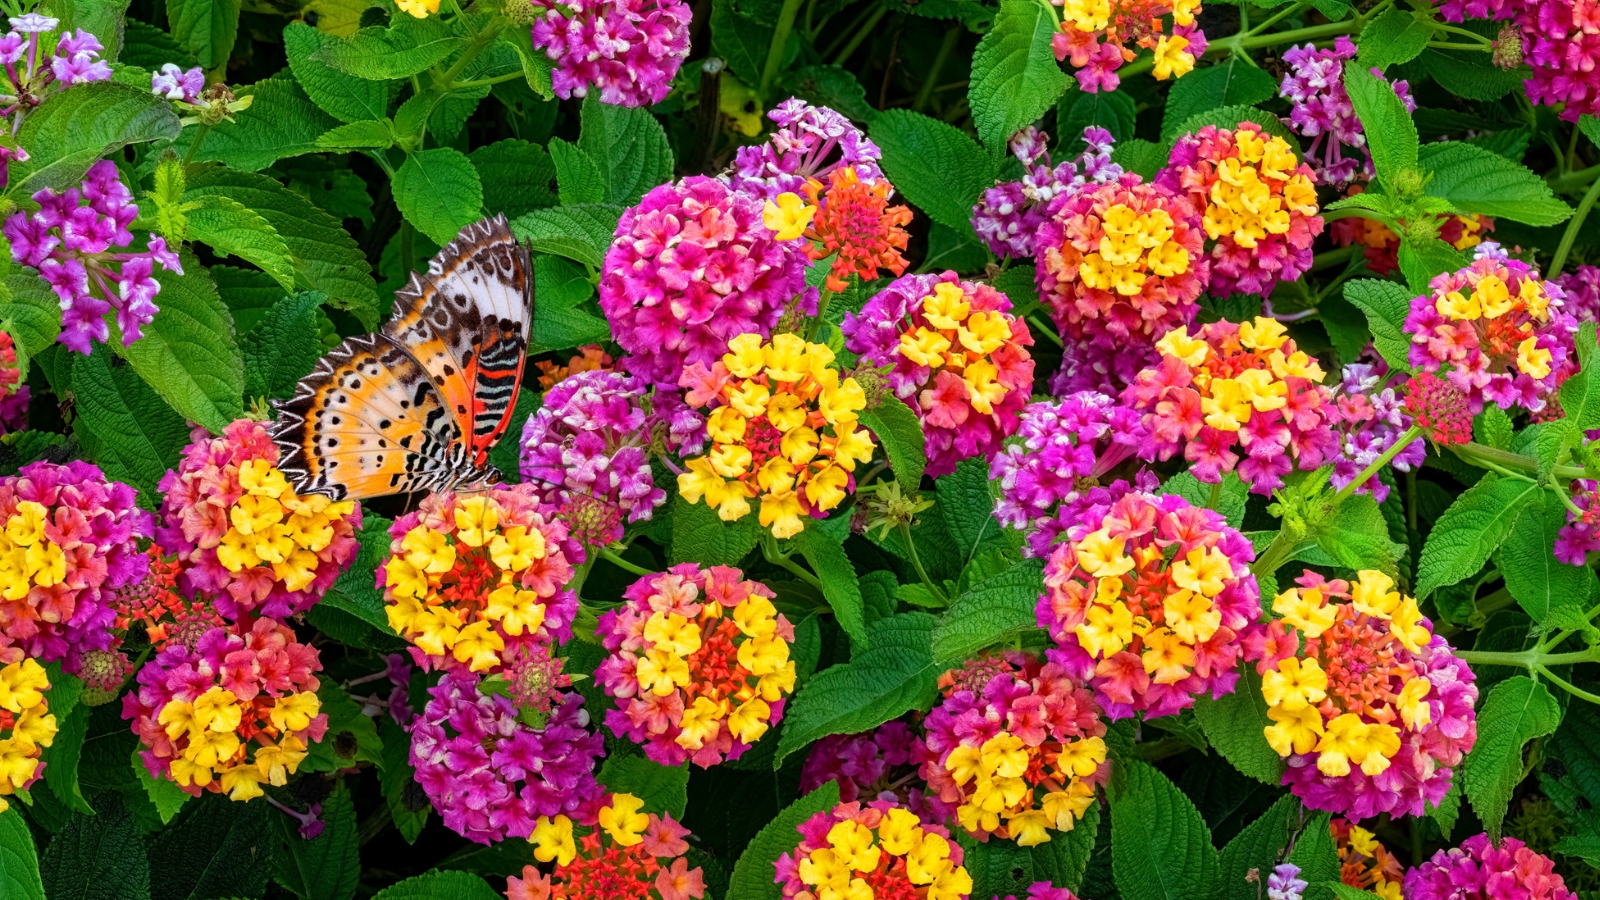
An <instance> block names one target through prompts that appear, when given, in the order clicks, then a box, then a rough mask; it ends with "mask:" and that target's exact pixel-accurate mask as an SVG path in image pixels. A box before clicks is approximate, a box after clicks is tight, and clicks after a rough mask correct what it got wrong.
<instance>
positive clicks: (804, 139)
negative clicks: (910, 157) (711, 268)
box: [723, 97, 883, 200]
mask: <svg viewBox="0 0 1600 900" xmlns="http://www.w3.org/2000/svg"><path fill="white" fill-rule="evenodd" d="M767 118H769V119H771V120H772V121H773V123H774V124H775V125H777V126H778V128H777V130H775V131H773V132H772V135H771V136H770V137H768V138H767V140H766V141H764V142H762V143H760V144H752V145H749V146H745V147H740V148H739V149H738V150H737V151H735V152H734V157H733V167H732V169H730V170H729V172H728V174H726V175H724V176H723V177H724V178H725V179H726V180H727V181H728V182H729V183H730V184H732V186H733V188H734V189H735V190H737V191H740V192H741V193H745V194H749V195H751V196H754V197H759V198H761V199H762V200H776V199H778V195H780V194H795V195H797V196H798V195H799V194H801V193H803V192H804V191H805V186H806V183H807V182H808V181H817V182H822V181H824V180H826V179H828V178H829V176H830V175H832V173H833V172H834V171H836V170H838V169H845V168H848V169H853V170H855V174H856V178H858V179H861V180H864V181H868V182H872V181H877V180H880V179H882V178H883V170H882V169H880V168H879V167H878V161H879V160H880V159H882V158H883V151H881V150H879V149H878V145H877V144H874V143H873V142H872V141H871V140H870V139H869V138H868V137H867V136H866V135H865V134H863V133H862V131H861V129H859V128H857V127H856V126H855V125H853V124H851V123H850V120H849V119H846V118H845V117H844V116H842V115H840V114H839V113H838V112H835V111H834V110H832V109H829V108H828V107H826V106H813V105H811V104H810V103H807V102H806V101H804V100H801V99H800V98H798V97H790V98H789V99H787V100H785V101H783V102H782V103H779V104H778V105H777V106H774V107H773V108H772V109H771V110H769V111H768V112H767Z"/></svg>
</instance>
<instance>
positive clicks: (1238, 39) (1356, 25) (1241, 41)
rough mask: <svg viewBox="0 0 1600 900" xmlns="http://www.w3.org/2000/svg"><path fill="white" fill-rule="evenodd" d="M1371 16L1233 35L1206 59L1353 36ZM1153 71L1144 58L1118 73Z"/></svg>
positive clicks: (1214, 47)
mask: <svg viewBox="0 0 1600 900" xmlns="http://www.w3.org/2000/svg"><path fill="white" fill-rule="evenodd" d="M1374 12H1376V9H1374ZM1371 15H1372V13H1367V14H1366V16H1360V15H1358V16H1356V17H1355V18H1352V19H1345V20H1344V21H1342V22H1333V23H1330V24H1327V25H1313V26H1311V27H1309V28H1296V29H1294V30H1293V31H1280V32H1277V33H1275V34H1262V35H1254V36H1251V35H1234V36H1233V37H1229V38H1223V39H1222V40H1220V41H1217V42H1215V43H1213V44H1212V45H1211V46H1210V47H1208V48H1207V49H1206V53H1205V55H1206V58H1208V59H1209V58H1211V57H1213V56H1222V55H1224V54H1232V53H1243V52H1244V51H1246V50H1254V49H1256V48H1258V47H1276V46H1278V45H1280V44H1291V43H1294V42H1296V41H1317V40H1322V39H1323V38H1331V37H1338V36H1339V35H1341V34H1354V33H1356V32H1359V31H1360V30H1361V27H1362V25H1364V24H1365V22H1366V20H1367V18H1369V17H1371ZM1153 68H1155V57H1154V56H1144V57H1141V58H1139V59H1136V60H1134V61H1133V62H1131V63H1129V64H1127V65H1126V66H1123V67H1122V68H1120V69H1118V70H1117V74H1118V75H1119V76H1121V77H1122V78H1123V79H1128V78H1132V77H1133V76H1135V75H1143V74H1145V73H1147V72H1149V71H1150V70H1151V69H1153Z"/></svg>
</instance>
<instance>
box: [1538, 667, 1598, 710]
mask: <svg viewBox="0 0 1600 900" xmlns="http://www.w3.org/2000/svg"><path fill="white" fill-rule="evenodd" d="M1538 671H1539V674H1540V675H1543V676H1544V677H1546V678H1548V679H1550V680H1551V681H1554V682H1555V683H1556V684H1557V685H1559V686H1560V687H1561V689H1562V690H1564V691H1566V692H1567V693H1569V694H1571V695H1572V696H1574V697H1578V698H1580V699H1583V700H1587V701H1589V702H1590V703H1594V704H1600V697H1597V696H1595V695H1594V694H1591V693H1589V692H1588V691H1585V690H1582V689H1581V688H1577V687H1574V686H1573V685H1572V683H1571V682H1569V681H1567V680H1566V679H1564V678H1559V677H1557V676H1556V674H1555V673H1553V672H1551V671H1550V670H1549V669H1547V668H1545V667H1544V666H1539V669H1538Z"/></svg>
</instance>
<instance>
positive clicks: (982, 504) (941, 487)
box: [935, 459, 1011, 567]
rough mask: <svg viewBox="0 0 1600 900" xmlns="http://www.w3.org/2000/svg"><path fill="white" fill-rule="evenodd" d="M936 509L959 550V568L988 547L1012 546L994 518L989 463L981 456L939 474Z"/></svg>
mask: <svg viewBox="0 0 1600 900" xmlns="http://www.w3.org/2000/svg"><path fill="white" fill-rule="evenodd" d="M935 509H936V510H937V511H938V513H939V514H940V515H941V516H942V517H943V519H944V523H945V526H946V527H947V528H949V530H950V536H951V537H952V538H954V539H955V542H956V546H957V548H958V549H959V550H960V553H961V556H960V558H959V559H956V560H954V563H955V564H956V566H958V567H959V566H964V565H966V563H967V560H970V559H972V558H973V557H975V556H977V555H978V554H979V553H981V552H983V551H985V550H992V549H998V548H1003V547H1007V546H1011V545H1010V544H1009V543H1008V542H1007V539H1006V536H1005V535H1006V532H1005V530H1004V529H1003V528H1002V527H1001V525H1000V522H999V520H997V519H995V517H994V498H993V496H992V495H991V494H990V493H989V464H988V463H987V462H985V461H984V460H982V459H964V460H962V461H961V462H960V463H958V464H957V465H956V470H955V471H954V472H951V473H950V474H949V475H942V476H940V477H939V480H938V505H937V506H936V507H935Z"/></svg>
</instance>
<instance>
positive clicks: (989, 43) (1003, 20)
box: [967, 0, 1069, 157]
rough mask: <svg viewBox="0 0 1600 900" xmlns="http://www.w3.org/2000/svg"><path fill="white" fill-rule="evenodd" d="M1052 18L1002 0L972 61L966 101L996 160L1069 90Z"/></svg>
mask: <svg viewBox="0 0 1600 900" xmlns="http://www.w3.org/2000/svg"><path fill="white" fill-rule="evenodd" d="M1055 34H1056V20H1055V16H1054V14H1052V13H1051V12H1050V11H1049V10H1047V9H1045V7H1044V6H1042V5H1040V4H1038V3H1035V2H1032V0H1001V3H1000V12H999V14H997V15H996V16H995V19H994V25H993V26H991V27H990V29H989V31H988V33H986V34H985V35H984V36H983V40H981V41H979V42H978V49H977V51H976V52H975V53H973V56H972V81H971V83H970V84H969V85H968V86H967V99H968V102H969V103H971V105H972V121H973V124H974V125H975V126H976V127H977V129H978V138H979V140H981V141H983V145H984V146H985V147H987V148H989V152H990V153H991V154H993V155H994V156H996V157H999V156H1002V155H1003V154H1005V152H1006V145H1007V142H1009V141H1010V140H1011V135H1013V134H1015V133H1016V132H1017V131H1019V130H1021V129H1022V127H1023V126H1025V125H1028V124H1030V123H1032V122H1033V121H1034V120H1035V119H1037V118H1039V117H1040V116H1042V115H1044V113H1045V110H1047V109H1049V108H1050V107H1052V106H1054V105H1055V102H1056V98H1057V97H1060V96H1061V94H1062V93H1063V92H1065V91H1066V89H1067V85H1068V84H1069V81H1068V79H1067V74H1066V73H1065V72H1063V71H1061V66H1060V65H1058V64H1057V63H1056V55H1055V52H1054V51H1053V50H1051V49H1050V40H1051V38H1052V37H1053V36H1054V35H1055Z"/></svg>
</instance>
